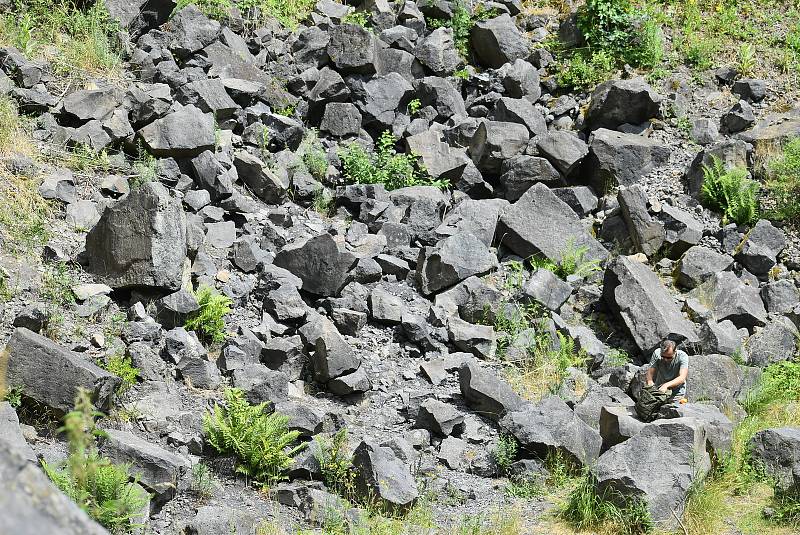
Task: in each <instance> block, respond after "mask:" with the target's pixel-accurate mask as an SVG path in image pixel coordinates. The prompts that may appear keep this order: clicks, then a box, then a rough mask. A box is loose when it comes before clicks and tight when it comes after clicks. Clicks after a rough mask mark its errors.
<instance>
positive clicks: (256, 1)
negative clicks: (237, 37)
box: [238, 0, 317, 29]
mask: <svg viewBox="0 0 800 535" xmlns="http://www.w3.org/2000/svg"><path fill="white" fill-rule="evenodd" d="M316 4H317V2H316V0H239V2H238V5H239V9H241V10H242V11H243V12H244V13H245V14H246V17H245V21H246V22H248V24H249V25H251V26H258V25H261V24H263V23H264V21H265V20H266V19H269V18H274V19H276V20H277V21H278V22H280V23H281V24H282V25H283V26H285V27H287V28H289V29H294V28H296V27H297V25H298V24H300V23H301V22H303V21H304V20H306V19H307V18H308V16H309V15H310V14H311V12H312V11H314V6H316Z"/></svg>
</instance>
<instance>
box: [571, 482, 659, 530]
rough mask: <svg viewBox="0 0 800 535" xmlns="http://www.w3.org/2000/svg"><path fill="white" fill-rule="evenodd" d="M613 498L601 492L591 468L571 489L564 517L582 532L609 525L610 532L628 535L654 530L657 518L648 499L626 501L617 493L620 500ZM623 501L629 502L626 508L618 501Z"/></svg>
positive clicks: (626, 503)
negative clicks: (653, 517) (598, 489)
mask: <svg viewBox="0 0 800 535" xmlns="http://www.w3.org/2000/svg"><path fill="white" fill-rule="evenodd" d="M611 497H612V496H610V495H609V494H608V493H600V492H598V491H597V483H596V481H595V478H594V476H592V474H591V473H590V472H588V471H587V472H586V473H585V474H584V476H583V477H582V478H581V479H580V480H579V482H578V484H577V485H576V486H575V488H574V489H573V490H572V492H570V495H569V498H568V500H567V503H566V504H565V506H564V507H563V509H562V510H561V512H560V516H561V518H563V519H564V520H566V521H567V522H568V523H569V524H570V525H572V526H573V527H574V528H576V529H578V530H581V531H583V530H598V531H599V530H601V529H602V528H606V529H607V530H608V531H609V532H613V533H620V534H625V535H636V534H640V533H650V532H651V531H653V527H654V525H653V520H652V518H651V517H650V512H649V511H648V509H647V504H646V503H645V502H644V500H642V499H641V498H638V499H633V500H628V501H626V500H623V499H622V498H621V497H619V496H616V498H617V499H616V500H614V501H611V499H610V498H611ZM622 501H624V502H625V505H624V506H622V507H620V506H618V505H616V503H615V502H622ZM608 528H610V529H608Z"/></svg>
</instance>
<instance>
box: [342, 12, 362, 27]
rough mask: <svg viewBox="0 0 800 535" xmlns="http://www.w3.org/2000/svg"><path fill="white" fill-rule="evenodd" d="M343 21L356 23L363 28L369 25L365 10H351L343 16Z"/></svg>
mask: <svg viewBox="0 0 800 535" xmlns="http://www.w3.org/2000/svg"><path fill="white" fill-rule="evenodd" d="M342 22H343V23H346V24H356V25H358V26H361V27H362V28H366V27H367V25H368V21H367V14H366V13H364V12H363V11H351V12H350V13H348V14H347V15H345V16H344V18H342Z"/></svg>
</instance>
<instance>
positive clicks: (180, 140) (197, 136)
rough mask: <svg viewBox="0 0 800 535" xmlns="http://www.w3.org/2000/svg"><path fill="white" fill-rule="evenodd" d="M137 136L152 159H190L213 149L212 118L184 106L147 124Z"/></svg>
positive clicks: (198, 110) (197, 109)
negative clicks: (168, 157)
mask: <svg viewBox="0 0 800 535" xmlns="http://www.w3.org/2000/svg"><path fill="white" fill-rule="evenodd" d="M138 136H139V137H140V138H141V140H142V142H143V143H144V146H145V147H146V148H147V150H148V151H149V152H150V153H151V154H152V155H154V156H159V157H166V156H172V157H175V158H191V157H192V156H196V155H198V154H200V153H201V152H203V151H205V150H213V149H214V144H215V142H216V137H215V134H214V116H213V115H212V114H210V113H203V112H202V111H201V110H200V109H199V108H197V107H195V106H192V105H188V106H184V107H183V108H181V109H179V110H178V111H175V112H172V113H170V114H169V115H166V116H165V117H162V118H160V119H156V120H155V121H153V122H152V123H150V124H148V125H147V126H145V127H144V128H142V129H141V130H139V132H138Z"/></svg>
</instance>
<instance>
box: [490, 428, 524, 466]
mask: <svg viewBox="0 0 800 535" xmlns="http://www.w3.org/2000/svg"><path fill="white" fill-rule="evenodd" d="M518 450H519V444H518V443H517V439H516V438H514V437H513V436H512V435H500V438H498V440H497V446H495V448H494V449H493V450H492V452H491V454H492V460H493V461H494V464H496V465H497V469H498V471H499V472H500V473H501V474H503V475H506V474H508V471H509V470H510V469H511V464H512V463H513V462H514V461H516V460H517V452H518Z"/></svg>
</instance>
